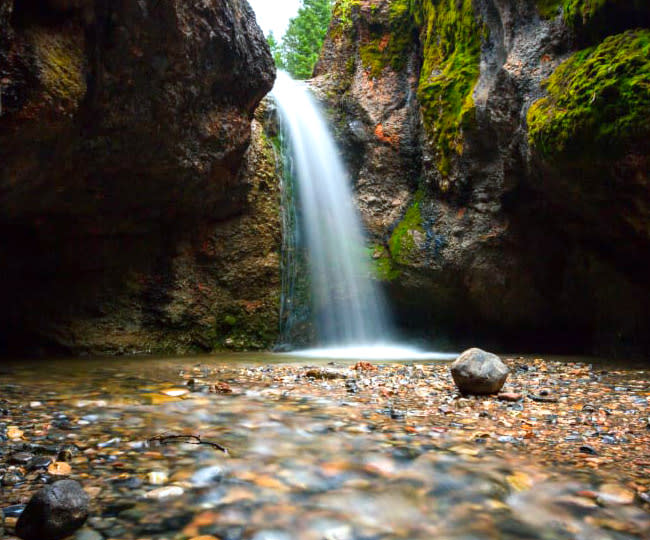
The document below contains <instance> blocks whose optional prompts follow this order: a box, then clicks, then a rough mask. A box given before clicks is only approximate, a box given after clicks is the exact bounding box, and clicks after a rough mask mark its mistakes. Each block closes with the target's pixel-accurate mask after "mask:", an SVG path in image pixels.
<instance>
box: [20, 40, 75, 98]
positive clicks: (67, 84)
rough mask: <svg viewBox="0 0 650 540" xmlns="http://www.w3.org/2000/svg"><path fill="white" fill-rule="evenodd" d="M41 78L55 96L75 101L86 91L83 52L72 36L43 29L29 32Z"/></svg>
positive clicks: (48, 90)
mask: <svg viewBox="0 0 650 540" xmlns="http://www.w3.org/2000/svg"><path fill="white" fill-rule="evenodd" d="M31 39H32V43H33V46H34V54H35V58H36V62H37V65H38V68H39V72H40V80H41V83H42V84H43V86H44V87H45V89H46V90H47V92H48V93H49V94H50V95H51V96H52V97H53V98H54V99H57V100H60V101H62V102H66V103H68V104H73V105H74V104H77V103H78V102H79V101H80V100H81V99H82V98H83V96H84V95H85V93H86V79H85V76H84V53H83V50H82V48H81V46H80V44H79V43H77V41H76V40H75V39H73V37H71V36H66V35H65V34H60V33H51V32H50V31H48V30H46V29H42V28H39V29H35V30H33V31H32V32H31Z"/></svg>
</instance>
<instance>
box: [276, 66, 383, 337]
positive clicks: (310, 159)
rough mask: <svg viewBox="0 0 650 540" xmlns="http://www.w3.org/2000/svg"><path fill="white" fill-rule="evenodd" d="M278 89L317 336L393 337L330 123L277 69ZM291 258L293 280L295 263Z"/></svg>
mask: <svg viewBox="0 0 650 540" xmlns="http://www.w3.org/2000/svg"><path fill="white" fill-rule="evenodd" d="M273 96H274V97H275V100H276V102H277V105H278V108H279V110H280V114H281V122H282V129H283V131H285V132H286V139H285V140H286V142H287V144H286V146H287V148H286V151H288V159H287V160H286V161H285V169H286V168H289V169H290V170H289V171H287V174H285V177H289V176H291V177H292V178H293V180H294V181H295V189H296V191H297V197H298V202H299V205H298V211H297V212H295V214H294V216H293V221H294V223H293V224H291V226H292V227H293V231H294V233H295V234H298V235H300V234H304V242H303V244H304V246H305V249H306V252H307V259H308V265H309V269H310V279H311V289H312V294H313V298H312V301H313V306H312V310H313V316H314V319H315V323H316V330H317V334H318V341H319V343H320V344H322V345H327V346H341V345H353V344H354V345H360V344H362V345H369V344H375V343H379V342H385V341H388V340H389V339H390V336H389V324H388V322H387V315H386V313H387V310H386V307H385V303H384V300H383V298H382V294H381V291H380V290H379V289H378V287H377V286H376V284H375V283H373V281H372V279H371V278H370V272H371V268H370V265H369V261H368V255H367V250H366V248H365V245H364V239H363V234H362V230H361V224H360V222H359V218H358V216H357V214H356V210H355V208H354V204H353V197H352V190H351V188H350V185H349V181H348V178H347V175H346V172H345V168H344V166H343V163H342V161H341V158H340V157H339V154H338V151H337V149H336V145H335V144H334V140H333V139H332V136H331V134H330V133H329V131H328V129H327V124H326V123H325V120H324V118H323V116H322V115H321V113H320V111H319V110H318V107H317V105H316V103H315V101H314V100H313V98H312V97H311V96H310V94H309V91H308V89H307V88H306V87H305V85H304V84H302V83H298V82H296V81H293V80H292V79H291V78H290V77H289V76H288V75H287V74H285V73H282V72H280V73H278V78H277V81H276V83H275V88H274V89H273ZM296 221H297V223H296ZM285 223H286V218H285ZM285 234H286V231H285ZM287 266H288V268H285V276H286V275H287V274H289V279H290V280H291V279H292V276H291V271H292V270H291V267H292V265H291V264H288V265H287ZM294 268H295V267H294ZM294 279H295V276H294ZM289 287H290V285H289ZM285 288H286V284H285ZM289 296H291V294H289ZM288 301H289V302H292V303H293V304H294V305H295V304H296V301H295V299H293V300H292V299H288Z"/></svg>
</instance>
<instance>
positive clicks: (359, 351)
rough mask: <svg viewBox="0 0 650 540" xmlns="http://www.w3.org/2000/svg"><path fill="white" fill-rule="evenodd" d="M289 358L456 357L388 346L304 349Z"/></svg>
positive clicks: (428, 358)
mask: <svg viewBox="0 0 650 540" xmlns="http://www.w3.org/2000/svg"><path fill="white" fill-rule="evenodd" d="M290 356H295V357H302V358H321V359H332V360H454V359H456V357H457V356H458V355H457V354H454V353H441V352H433V351H431V352H427V351H421V350H419V349H414V348H410V347H400V346H398V345H390V344H388V345H368V346H351V347H335V348H324V349H306V350H303V351H295V352H292V353H290Z"/></svg>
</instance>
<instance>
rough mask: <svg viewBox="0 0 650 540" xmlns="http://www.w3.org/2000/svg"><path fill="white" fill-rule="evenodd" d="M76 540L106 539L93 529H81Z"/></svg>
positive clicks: (76, 535)
mask: <svg viewBox="0 0 650 540" xmlns="http://www.w3.org/2000/svg"><path fill="white" fill-rule="evenodd" d="M74 540H104V537H103V536H102V535H101V534H99V533H98V532H97V531H93V530H92V529H80V530H79V531H77V534H75V535H74Z"/></svg>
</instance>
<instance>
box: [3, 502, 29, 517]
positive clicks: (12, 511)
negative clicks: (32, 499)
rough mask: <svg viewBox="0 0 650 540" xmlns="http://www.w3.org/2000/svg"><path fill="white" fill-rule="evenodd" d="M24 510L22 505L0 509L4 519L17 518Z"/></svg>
mask: <svg viewBox="0 0 650 540" xmlns="http://www.w3.org/2000/svg"><path fill="white" fill-rule="evenodd" d="M24 509H25V505H24V504H14V505H13V506H7V507H6V508H3V509H2V515H3V516H4V517H6V518H8V517H19V516H20V514H22V513H23V510H24Z"/></svg>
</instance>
